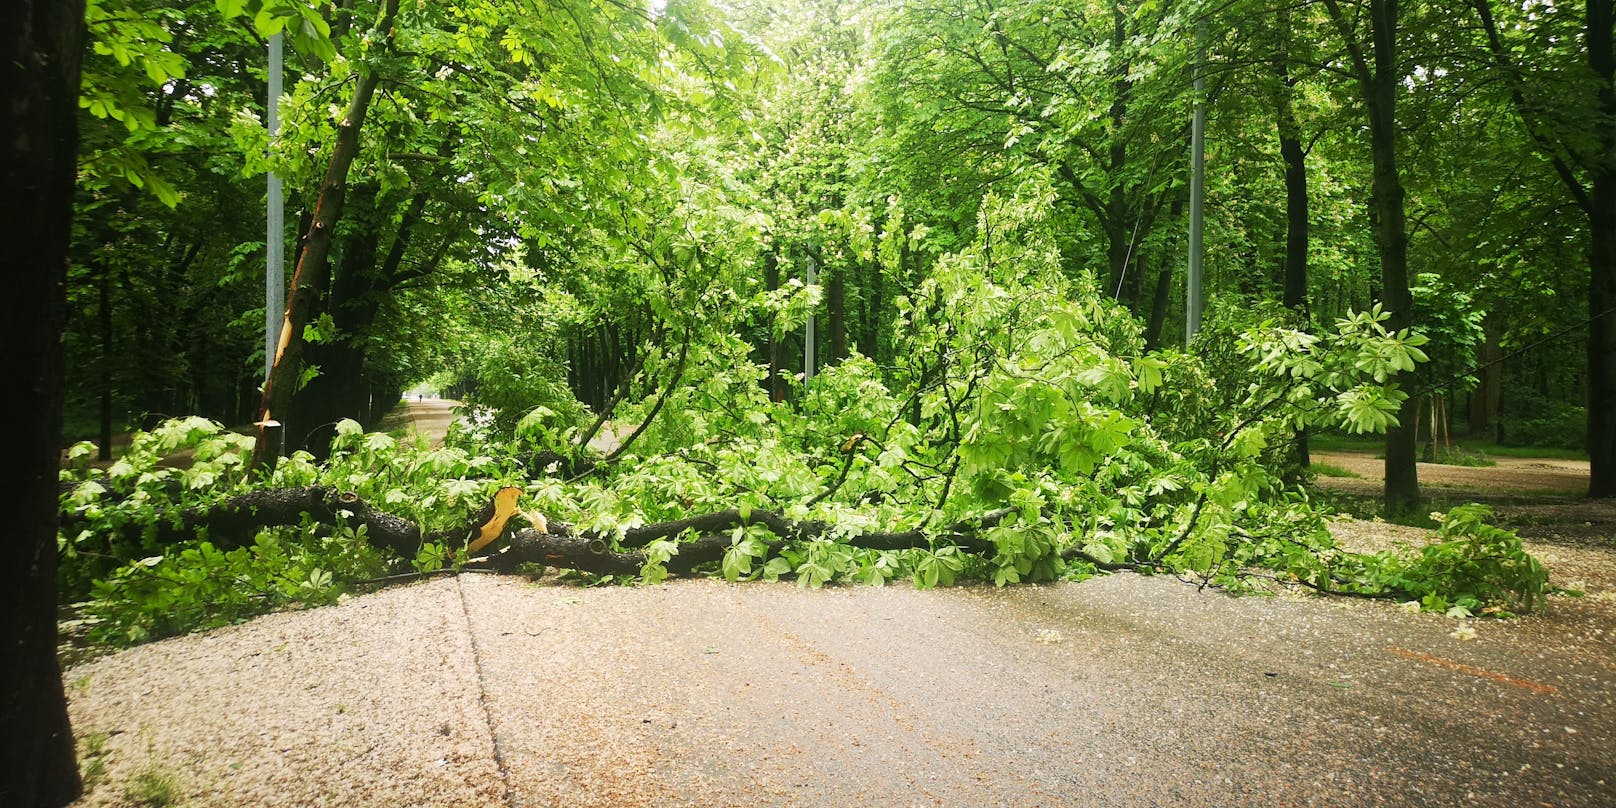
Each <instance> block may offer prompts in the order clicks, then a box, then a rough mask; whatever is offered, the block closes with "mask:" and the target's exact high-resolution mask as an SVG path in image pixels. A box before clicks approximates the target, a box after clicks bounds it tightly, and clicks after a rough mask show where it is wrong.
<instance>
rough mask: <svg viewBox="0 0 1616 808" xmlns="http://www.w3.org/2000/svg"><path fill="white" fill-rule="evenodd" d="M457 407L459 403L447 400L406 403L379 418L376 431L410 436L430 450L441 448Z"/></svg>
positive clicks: (433, 399) (399, 404)
mask: <svg viewBox="0 0 1616 808" xmlns="http://www.w3.org/2000/svg"><path fill="white" fill-rule="evenodd" d="M458 406H460V402H458V401H455V400H454V399H448V398H428V399H423V400H417V399H405V400H403V401H400V402H399V403H398V406H396V407H394V408H393V409H392V410H391V411H389V412H388V413H387V415H385V416H383V417H382V420H381V422H380V423H378V424H377V425H376V430H377V431H379V432H392V431H394V430H397V429H403V430H405V431H406V433H407V434H409V435H413V436H417V437H420V438H422V439H424V440H425V441H426V442H427V445H429V446H434V447H435V446H440V445H442V444H443V438H444V436H445V435H447V434H449V424H452V423H454V419H455V414H454V408H455V407H458Z"/></svg>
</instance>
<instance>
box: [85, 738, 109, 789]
mask: <svg viewBox="0 0 1616 808" xmlns="http://www.w3.org/2000/svg"><path fill="white" fill-rule="evenodd" d="M110 737H111V735H109V734H108V733H105V732H92V733H90V734H88V735H86V736H84V737H83V738H80V739H79V743H80V744H81V745H82V747H83V751H81V752H80V753H79V777H80V779H82V780H83V781H84V790H85V791H89V790H91V789H93V788H95V787H96V786H97V785H99V784H100V783H101V781H102V780H105V779H106V777H107V739H108V738H110Z"/></svg>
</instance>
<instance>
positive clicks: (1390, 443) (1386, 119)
mask: <svg viewBox="0 0 1616 808" xmlns="http://www.w3.org/2000/svg"><path fill="white" fill-rule="evenodd" d="M1325 8H1326V9H1327V10H1328V12H1329V14H1330V18H1331V21H1332V22H1333V23H1334V24H1335V26H1336V29H1337V31H1338V32H1339V33H1340V35H1341V38H1342V40H1343V42H1344V43H1345V44H1346V46H1347V50H1348V52H1349V54H1350V55H1351V57H1352V65H1353V74H1354V75H1355V76H1356V77H1357V80H1358V85H1359V90H1360V92H1361V94H1362V96H1363V101H1364V107H1365V109H1366V111H1367V112H1368V115H1369V149H1370V158H1371V162H1372V163H1373V166H1374V175H1373V189H1372V197H1373V199H1372V203H1371V212H1372V213H1373V218H1374V220H1375V244H1376V246H1377V247H1379V248H1380V287H1381V288H1380V301H1381V303H1382V304H1383V305H1384V306H1385V308H1386V311H1387V312H1388V313H1389V314H1390V319H1389V320H1388V321H1387V327H1388V328H1390V329H1391V330H1394V331H1396V330H1400V329H1404V328H1408V327H1409V326H1410V325H1412V324H1413V319H1412V309H1413V306H1414V298H1413V295H1412V294H1410V292H1409V289H1408V225H1407V221H1406V219H1405V217H1404V212H1403V181H1402V175H1401V174H1400V173H1399V169H1398V165H1397V89H1398V85H1399V84H1400V83H1401V80H1402V72H1401V71H1400V70H1399V69H1398V62H1397V24H1398V11H1397V9H1398V3H1397V0H1369V35H1370V39H1369V42H1368V43H1367V45H1368V50H1367V52H1366V51H1365V44H1366V43H1365V42H1364V41H1363V40H1361V39H1360V38H1359V36H1358V32H1357V31H1356V30H1355V29H1354V28H1353V23H1354V20H1353V19H1352V18H1350V17H1349V16H1348V15H1346V14H1345V13H1343V12H1342V10H1341V7H1340V4H1339V3H1337V2H1336V0H1325ZM1396 380H1397V384H1398V386H1399V387H1400V388H1402V389H1403V390H1404V391H1405V392H1407V393H1409V394H1410V395H1409V397H1408V398H1407V399H1406V400H1404V402H1403V406H1402V407H1401V408H1399V410H1398V412H1397V421H1398V425H1397V426H1394V427H1392V428H1390V429H1388V430H1386V465H1385V469H1386V489H1385V500H1384V504H1385V510H1386V513H1387V514H1388V515H1390V516H1399V515H1404V514H1410V513H1415V512H1417V511H1418V510H1419V507H1420V482H1419V472H1418V469H1417V467H1416V465H1415V461H1416V457H1417V453H1416V449H1415V446H1414V428H1415V427H1414V418H1415V417H1416V412H1415V407H1416V403H1417V402H1416V397H1415V396H1414V395H1412V394H1413V392H1414V376H1413V374H1412V373H1408V372H1404V373H1400V374H1398V375H1397V377H1396Z"/></svg>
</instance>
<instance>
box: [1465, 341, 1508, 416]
mask: <svg viewBox="0 0 1616 808" xmlns="http://www.w3.org/2000/svg"><path fill="white" fill-rule="evenodd" d="M1502 330H1503V318H1501V317H1498V316H1496V315H1494V316H1490V317H1488V318H1487V320H1486V322H1485V323H1483V324H1482V333H1483V334H1485V340H1484V341H1483V342H1482V343H1481V348H1480V349H1479V350H1478V352H1477V356H1476V358H1477V360H1478V364H1480V365H1481V369H1480V370H1479V371H1478V372H1477V374H1476V375H1477V376H1478V377H1480V378H1479V381H1480V383H1479V384H1478V385H1476V391H1475V392H1474V393H1472V394H1471V395H1470V428H1469V430H1468V432H1469V435H1470V437H1471V439H1479V438H1484V437H1486V435H1487V430H1488V429H1490V428H1491V427H1492V425H1493V424H1495V423H1497V422H1498V405H1499V403H1500V401H1501V400H1502V398H1503V392H1504V368H1503V358H1504V350H1503V348H1501V347H1500V346H1499V344H1498V340H1499V337H1500V333H1499V332H1500V331H1502Z"/></svg>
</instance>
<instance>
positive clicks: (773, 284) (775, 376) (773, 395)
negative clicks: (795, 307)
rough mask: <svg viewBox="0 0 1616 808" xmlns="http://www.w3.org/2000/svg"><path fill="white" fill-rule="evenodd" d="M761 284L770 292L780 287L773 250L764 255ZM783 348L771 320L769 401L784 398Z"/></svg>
mask: <svg viewBox="0 0 1616 808" xmlns="http://www.w3.org/2000/svg"><path fill="white" fill-rule="evenodd" d="M763 284H764V286H767V287H768V289H769V291H771V292H773V291H775V290H776V289H779V288H780V256H778V255H776V254H775V253H774V251H773V250H770V251H769V254H768V255H767V256H764V259H763ZM784 350H785V348H784V346H782V345H781V344H780V338H779V336H777V335H776V334H775V327H774V323H773V322H772V321H771V322H770V323H769V380H768V384H769V400H770V401H785V400H786V388H785V384H784V383H783V381H782V379H781V378H780V372H781V371H780V369H781V366H782V364H783V363H784V356H783V355H784Z"/></svg>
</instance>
